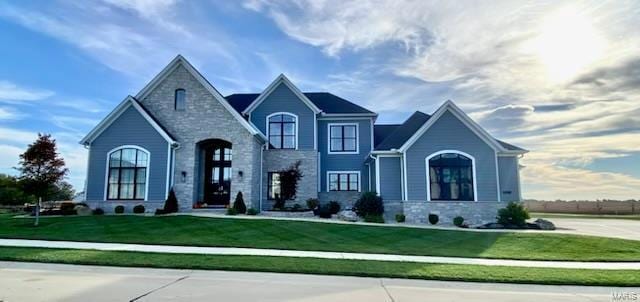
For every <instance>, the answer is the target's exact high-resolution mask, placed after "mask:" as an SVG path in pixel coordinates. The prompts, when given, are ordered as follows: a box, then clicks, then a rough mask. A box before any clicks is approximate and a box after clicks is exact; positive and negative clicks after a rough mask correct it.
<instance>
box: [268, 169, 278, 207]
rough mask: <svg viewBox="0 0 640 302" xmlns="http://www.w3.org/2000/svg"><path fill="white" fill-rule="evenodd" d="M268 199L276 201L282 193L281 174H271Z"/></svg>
mask: <svg viewBox="0 0 640 302" xmlns="http://www.w3.org/2000/svg"><path fill="white" fill-rule="evenodd" d="M267 188H268V194H267V199H269V200H274V199H276V198H277V197H278V196H279V195H280V193H281V190H280V172H269V180H268V184H267Z"/></svg>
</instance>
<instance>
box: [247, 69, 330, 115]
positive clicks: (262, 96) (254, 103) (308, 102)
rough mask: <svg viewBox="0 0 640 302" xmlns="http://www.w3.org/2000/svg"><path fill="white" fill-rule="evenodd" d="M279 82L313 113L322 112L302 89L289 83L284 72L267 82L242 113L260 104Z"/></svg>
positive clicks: (249, 111)
mask: <svg viewBox="0 0 640 302" xmlns="http://www.w3.org/2000/svg"><path fill="white" fill-rule="evenodd" d="M280 84H283V85H285V86H287V88H289V89H290V90H291V91H292V92H293V94H295V95H296V96H297V97H298V98H299V99H300V100H301V101H302V102H303V103H305V105H307V107H309V109H311V111H313V113H315V114H318V113H320V112H322V110H320V108H318V107H317V106H316V105H315V104H314V103H313V102H311V100H309V99H308V98H307V97H306V96H305V95H304V94H303V93H302V91H300V89H298V87H296V85H293V83H291V81H289V79H288V78H287V77H286V76H285V75H284V74H282V73H281V74H280V75H279V76H278V77H277V78H276V79H275V80H273V82H271V84H269V86H267V88H265V90H264V91H262V93H261V94H260V95H259V96H258V97H257V98H256V99H255V100H253V101H252V102H251V103H250V104H249V105H248V106H247V107H246V108H245V109H244V110H243V111H242V113H243V114H249V113H251V111H253V110H254V109H256V108H257V107H258V105H260V104H261V103H262V102H263V101H264V100H265V99H266V98H267V97H268V96H269V95H270V94H271V93H272V92H273V91H275V90H276V88H277V87H278V86H280Z"/></svg>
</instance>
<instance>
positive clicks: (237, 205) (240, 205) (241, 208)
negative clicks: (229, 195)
mask: <svg viewBox="0 0 640 302" xmlns="http://www.w3.org/2000/svg"><path fill="white" fill-rule="evenodd" d="M233 208H234V209H235V210H236V212H237V213H238V214H244V213H246V212H247V206H246V205H245V204H244V198H243V197H242V192H238V195H236V201H234V202H233Z"/></svg>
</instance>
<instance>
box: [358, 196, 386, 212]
mask: <svg viewBox="0 0 640 302" xmlns="http://www.w3.org/2000/svg"><path fill="white" fill-rule="evenodd" d="M353 210H354V211H355V212H356V214H358V216H360V217H366V216H367V215H382V213H384V205H383V204H382V198H381V197H380V196H378V194H376V192H364V193H362V196H360V198H359V199H358V201H356V204H355V205H354V206H353Z"/></svg>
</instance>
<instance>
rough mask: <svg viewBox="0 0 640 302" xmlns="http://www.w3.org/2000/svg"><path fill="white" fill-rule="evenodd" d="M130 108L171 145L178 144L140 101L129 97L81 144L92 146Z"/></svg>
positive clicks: (81, 141)
mask: <svg viewBox="0 0 640 302" xmlns="http://www.w3.org/2000/svg"><path fill="white" fill-rule="evenodd" d="M129 107H133V108H135V109H136V111H138V113H140V115H141V116H142V117H143V118H144V119H145V120H146V121H147V122H148V123H149V125H151V126H152V127H153V129H155V130H156V131H158V133H159V134H160V135H161V136H162V137H163V138H164V139H165V140H166V141H167V142H168V143H170V144H175V143H177V142H176V140H175V139H174V138H173V136H171V134H169V132H168V131H167V130H166V129H165V128H164V127H162V126H161V125H160V123H158V121H157V120H156V119H155V118H153V116H151V114H149V112H148V111H147V110H146V109H145V108H144V107H142V105H141V104H140V103H138V101H137V100H136V99H135V98H134V97H132V96H130V95H129V96H127V97H126V98H125V99H124V100H123V101H122V102H120V104H118V106H116V108H115V109H113V110H112V111H111V112H110V113H109V114H108V115H107V117H105V118H104V119H102V121H100V123H98V125H97V126H95V127H94V128H93V129H92V130H91V131H90V132H89V133H88V134H87V135H86V136H85V137H84V138H82V140H80V144H83V145H87V144H91V142H93V140H95V139H96V137H98V136H99V135H100V134H101V133H102V132H103V131H104V130H105V129H107V127H109V126H110V125H111V124H112V123H113V122H114V121H116V120H117V119H118V118H119V117H120V115H122V114H123V113H124V112H125V111H126V110H127V109H129Z"/></svg>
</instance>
